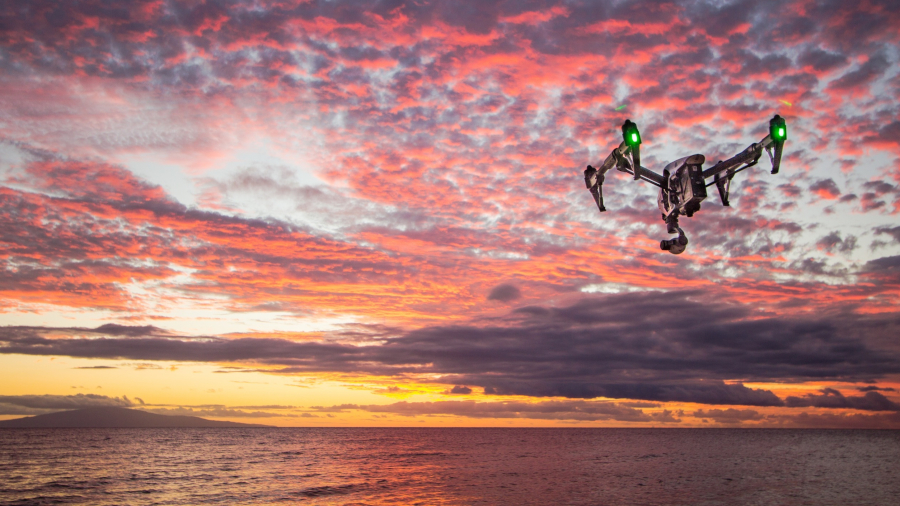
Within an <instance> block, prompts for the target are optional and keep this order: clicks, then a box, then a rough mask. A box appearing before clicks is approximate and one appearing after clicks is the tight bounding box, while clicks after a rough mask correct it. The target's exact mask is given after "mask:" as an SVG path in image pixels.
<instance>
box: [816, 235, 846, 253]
mask: <svg viewBox="0 0 900 506" xmlns="http://www.w3.org/2000/svg"><path fill="white" fill-rule="evenodd" d="M816 246H818V247H819V248H820V249H823V250H825V251H827V252H829V253H834V252H840V253H850V252H852V251H853V250H854V249H856V237H855V236H852V235H848V236H847V237H844V238H841V235H840V234H839V233H837V232H832V233H830V234H828V235H826V236H825V237H822V238H821V239H819V240H818V242H816Z"/></svg>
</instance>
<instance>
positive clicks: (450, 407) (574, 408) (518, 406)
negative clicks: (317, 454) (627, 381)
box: [342, 401, 679, 423]
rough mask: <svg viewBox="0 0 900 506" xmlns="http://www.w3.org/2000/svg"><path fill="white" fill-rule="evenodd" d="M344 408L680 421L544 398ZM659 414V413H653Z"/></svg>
mask: <svg viewBox="0 0 900 506" xmlns="http://www.w3.org/2000/svg"><path fill="white" fill-rule="evenodd" d="M342 409H358V410H362V411H368V412H370V413H393V414H398V415H403V416H421V415H450V416H462V417H467V418H523V419H534V420H578V421H599V420H614V421H621V422H661V423H677V422H678V421H679V420H676V419H674V418H673V417H672V416H671V412H661V413H653V414H652V415H651V414H647V413H645V412H643V411H641V410H640V409H635V408H631V407H627V406H624V405H622V404H617V403H612V402H589V401H543V402H535V403H526V402H478V401H437V402H406V401H402V402H396V403H393V404H386V405H344V406H342ZM653 415H656V416H653Z"/></svg>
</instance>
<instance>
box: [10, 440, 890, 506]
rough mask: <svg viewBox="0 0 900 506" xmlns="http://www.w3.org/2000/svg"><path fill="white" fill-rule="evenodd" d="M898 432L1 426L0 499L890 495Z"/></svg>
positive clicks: (618, 500) (473, 500)
mask: <svg viewBox="0 0 900 506" xmlns="http://www.w3.org/2000/svg"><path fill="white" fill-rule="evenodd" d="M898 498H900V431H874V430H872V431H866V430H772V429H769V430H766V429H762V430H741V429H721V430H719V429H424V428H413V429H405V428H394V429H372V428H355V429H340V428H329V429H323V428H313V429H302V428H290V429H288V428H246V429H245V428H223V429H0V504H17V505H18V504H92V505H94V504H96V505H107V504H128V505H144V504H295V503H306V504H373V505H374V504H423V505H432V504H547V505H551V504H596V505H654V504H690V505H718V504H721V505H729V506H732V505H770V504H772V505H800V504H809V505H830V504H833V505H842V506H843V505H866V504H877V505H896V504H900V499H898Z"/></svg>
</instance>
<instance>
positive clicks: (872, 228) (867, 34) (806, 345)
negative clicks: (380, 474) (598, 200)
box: [0, 0, 900, 428]
mask: <svg viewBox="0 0 900 506" xmlns="http://www.w3.org/2000/svg"><path fill="white" fill-rule="evenodd" d="M898 26H900V9H898V8H897V4H896V2H895V1H891V0H883V1H878V0H862V1H859V2H846V1H841V0H833V1H772V2H765V1H763V2H759V1H736V2H719V1H710V2H705V1H704V2H700V1H697V2H694V1H687V2H674V3H671V2H629V1H614V2H575V1H552V0H536V1H499V2H494V1H489V0H482V1H473V2H455V1H428V0H417V1H409V2H404V1H401V0H396V1H390V0H388V1H357V2H350V1H339V0H335V1H324V0H323V1H319V2H316V1H305V0H279V1H266V0H245V1H191V2H176V1H171V0H152V1H145V0H132V1H129V2H124V1H119V2H115V1H101V0H85V1H79V2H73V1H63V0H60V1H45V0H30V1H27V2H24V1H16V2H4V3H3V4H2V6H0V419H8V418H17V417H21V416H26V415H35V414H41V413H48V412H53V411H59V410H62V409H73V408H79V407H85V406H95V405H117V406H124V407H135V408H141V409H146V410H148V411H153V412H157V413H164V414H193V415H196V416H204V417H208V418H215V419H223V420H233V421H244V422H252V423H265V424H272V425H282V426H347V425H362V426H565V427H568V426H590V427H602V426H635V427H650V426H656V427H663V426H668V427H700V426H704V427H705V426H729V427H734V426H743V427H757V426H764V427H892V428H900V339H898V336H900V119H898V118H900V116H898V115H900V65H898V62H900V30H898V29H897V27H898ZM776 113H777V114H780V115H781V116H783V117H784V118H785V119H786V121H787V125H788V141H787V143H786V144H785V154H784V160H783V162H782V167H781V171H780V173H779V174H777V175H772V174H770V173H769V167H770V165H769V161H768V157H767V156H766V155H765V154H764V155H763V158H762V159H761V160H760V164H759V166H758V167H753V168H751V169H749V170H747V171H745V172H743V173H741V174H740V175H738V176H737V177H736V178H735V180H734V183H733V185H732V196H731V207H723V206H722V205H721V203H720V201H719V198H718V195H717V194H716V192H715V190H714V188H710V194H709V198H708V199H707V200H706V201H705V202H704V203H703V209H702V211H701V212H700V213H698V214H696V215H694V217H692V218H682V220H681V225H682V227H683V228H684V229H685V232H686V233H687V235H688V237H689V238H690V241H691V242H690V245H689V247H688V249H687V251H686V252H685V253H684V254H682V255H679V256H675V255H671V254H668V253H666V252H663V251H660V249H659V241H660V240H661V239H668V238H669V234H667V233H666V229H665V224H664V223H663V222H662V221H661V220H660V215H659V211H658V210H657V208H656V192H655V188H654V187H652V186H650V185H648V184H641V183H636V182H634V181H633V180H631V176H630V175H627V174H623V173H620V172H616V171H612V172H610V173H609V175H608V176H607V179H606V184H605V185H604V194H605V200H606V202H605V203H606V207H607V209H608V211H607V212H605V213H602V214H601V213H599V212H598V211H597V208H596V206H595V204H594V202H593V201H592V199H591V195H590V193H588V191H587V190H586V189H585V187H584V181H583V176H582V170H583V169H584V167H585V166H586V165H587V164H594V165H597V164H598V163H599V162H600V161H602V159H603V158H604V157H605V156H606V155H607V154H608V153H609V152H610V150H612V149H613V148H614V147H616V146H617V145H618V143H619V142H620V141H621V130H620V126H621V124H622V122H623V121H624V120H625V119H631V120H633V121H634V122H636V123H637V125H638V126H639V128H640V130H641V135H642V137H643V144H642V146H641V151H642V164H643V165H644V166H646V167H648V168H650V169H653V170H655V171H657V172H661V171H662V167H663V166H664V165H665V164H666V163H668V162H669V161H672V160H674V159H676V158H679V157H682V156H686V155H690V154H694V153H702V154H704V155H705V156H706V159H707V165H706V167H707V168H708V167H710V166H712V164H713V163H715V162H716V161H717V160H720V159H725V158H727V157H729V156H732V155H734V154H736V153H738V152H739V151H741V150H742V149H744V148H746V147H747V146H749V145H750V144H751V143H753V142H758V141H759V140H761V139H762V138H763V137H764V136H765V135H766V134H767V131H768V130H767V129H768V121H769V119H770V118H771V117H772V116H773V115H774V114H776Z"/></svg>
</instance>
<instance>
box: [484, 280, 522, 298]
mask: <svg viewBox="0 0 900 506" xmlns="http://www.w3.org/2000/svg"><path fill="white" fill-rule="evenodd" d="M520 297H522V293H521V292H520V291H519V289H518V288H516V287H515V286H513V285H509V284H502V285H497V286H495V287H494V288H492V289H491V293H490V294H488V300H496V301H500V302H511V301H514V300H516V299H518V298H520Z"/></svg>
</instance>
